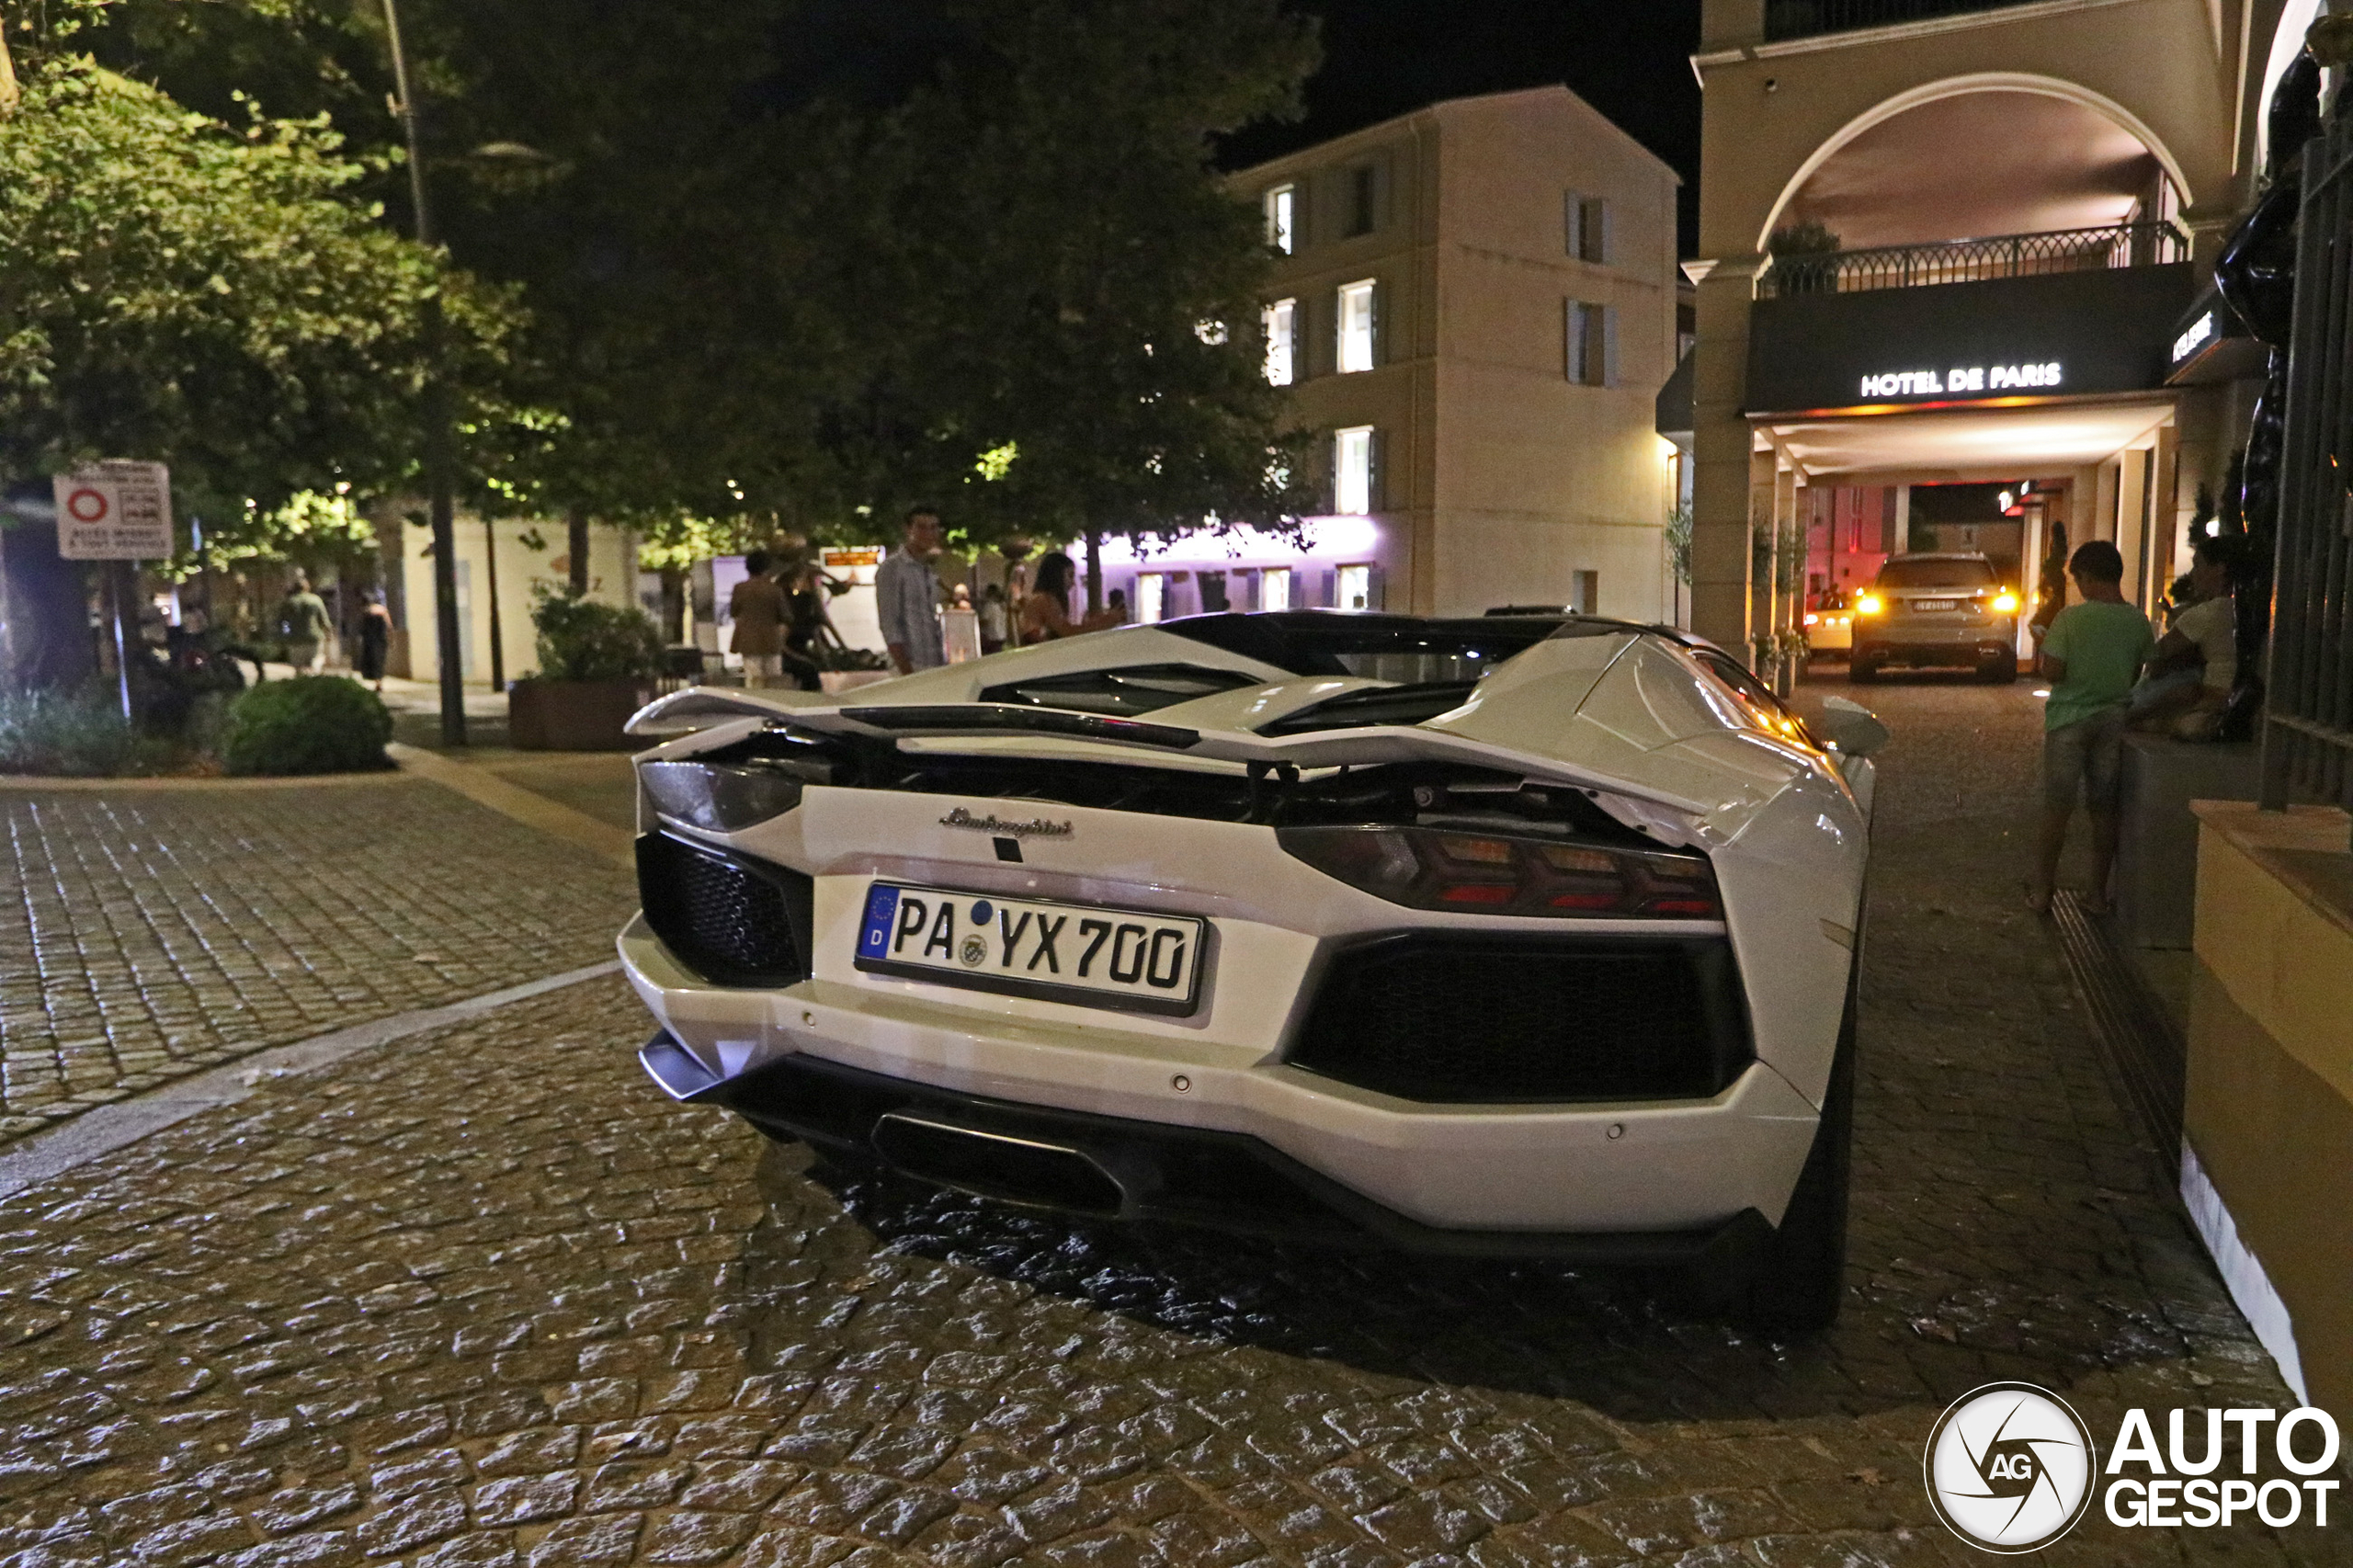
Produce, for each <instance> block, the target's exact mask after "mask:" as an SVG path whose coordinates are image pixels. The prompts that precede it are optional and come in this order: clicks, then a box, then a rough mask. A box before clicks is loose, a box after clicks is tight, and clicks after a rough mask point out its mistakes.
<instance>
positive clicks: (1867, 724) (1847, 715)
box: [1822, 697, 1890, 756]
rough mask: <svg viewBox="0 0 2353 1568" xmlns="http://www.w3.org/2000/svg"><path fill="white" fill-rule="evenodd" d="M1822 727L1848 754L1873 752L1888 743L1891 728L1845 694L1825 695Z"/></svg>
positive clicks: (1863, 754) (1836, 744)
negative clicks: (1836, 695)
mask: <svg viewBox="0 0 2353 1568" xmlns="http://www.w3.org/2000/svg"><path fill="white" fill-rule="evenodd" d="M1822 730H1823V733H1824V734H1826V735H1828V736H1829V737H1830V744H1832V745H1835V746H1836V747H1837V748H1838V749H1839V751H1840V752H1842V753H1844V754H1845V755H1846V756H1870V754H1871V753H1873V752H1875V751H1877V750H1879V748H1880V747H1881V746H1883V745H1885V744H1887V742H1888V737H1889V733H1890V732H1889V730H1888V727H1887V726H1886V725H1885V724H1882V723H1881V722H1879V715H1878V714H1876V713H1873V712H1872V711H1871V710H1870V709H1868V708H1866V707H1864V706H1863V705H1862V704H1861V703H1859V702H1856V701H1853V700H1851V699H1847V698H1844V697H1825V698H1824V699H1822Z"/></svg>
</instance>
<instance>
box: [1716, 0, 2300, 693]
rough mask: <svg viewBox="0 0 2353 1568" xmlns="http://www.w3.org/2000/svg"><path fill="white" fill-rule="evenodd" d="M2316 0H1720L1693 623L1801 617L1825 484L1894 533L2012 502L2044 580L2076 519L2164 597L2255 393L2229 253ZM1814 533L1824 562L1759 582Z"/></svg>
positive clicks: (1884, 535) (1886, 533)
mask: <svg viewBox="0 0 2353 1568" xmlns="http://www.w3.org/2000/svg"><path fill="white" fill-rule="evenodd" d="M2314 8H2315V7H2314V6H2313V5H2312V4H2309V3H2305V4H2301V5H2290V6H2288V7H2287V9H2288V10H2289V11H2290V12H2293V13H2295V14H2294V15H2290V16H2288V17H2286V18H2285V19H2284V21H2283V17H2282V7H2281V6H2279V4H2277V3H2276V0H2211V3H2210V0H1976V3H1974V4H1972V3H1969V0H1710V3H1709V5H1708V6H1707V7H1706V10H1705V20H1704V24H1703V36H1702V47H1701V50H1700V52H1699V54H1698V55H1696V56H1694V65H1695V67H1696V69H1697V70H1698V72H1699V76H1700V80H1701V83H1702V86H1703V89H1704V106H1705V123H1704V131H1703V142H1702V153H1701V178H1700V220H1699V257H1698V259H1696V260H1693V261H1691V262H1689V263H1688V264H1687V271H1688V273H1689V274H1690V275H1691V276H1692V277H1693V278H1695V279H1696V280H1697V282H1698V284H1699V308H1698V327H1699V336H1698V343H1697V347H1696V351H1695V359H1694V365H1693V377H1692V393H1691V408H1692V428H1693V446H1694V457H1695V460H1696V471H1695V476H1694V486H1693V512H1694V521H1695V528H1694V547H1693V576H1694V579H1695V585H1694V621H1693V624H1694V625H1695V627H1696V628H1697V629H1698V630H1699V631H1703V632H1705V633H1707V634H1708V635H1711V636H1712V637H1714V638H1716V639H1718V640H1719V641H1722V642H1726V643H1727V644H1730V645H1733V646H1740V645H1743V644H1744V643H1745V642H1746V641H1747V640H1748V639H1749V638H1751V637H1752V636H1753V635H1755V634H1756V633H1758V632H1760V631H1772V630H1774V629H1776V628H1779V627H1785V626H1788V625H1790V624H1793V622H1794V619H1795V615H1796V612H1797V611H1798V610H1799V609H1800V608H1802V606H1801V605H1799V604H1798V603H1796V602H1793V598H1792V596H1791V593H1790V588H1789V586H1788V585H1789V584H1790V581H1791V580H1792V579H1797V580H1801V581H1802V580H1805V579H1806V578H1808V577H1810V576H1812V575H1819V574H1823V573H1824V569H1825V566H1826V565H1827V562H1826V561H1825V560H1824V540H1823V538H1822V537H1821V533H1820V531H1819V528H1820V524H1821V521H1822V519H1824V517H1826V515H1827V514H1826V513H1825V512H1824V506H1825V502H1824V500H1823V499H1822V498H1820V497H1819V496H1816V495H1813V494H1809V492H1813V491H1819V490H1822V489H1824V488H1829V489H1844V490H1846V491H1847V492H1849V497H1848V499H1847V502H1845V503H1839V504H1837V505H1844V506H1847V507H1848V508H1849V509H1850V510H1853V511H1861V510H1869V509H1872V508H1876V510H1877V514H1878V516H1879V517H1881V518H1883V519H1885V525H1884V526H1883V527H1882V528H1880V529H1879V530H1878V548H1880V549H1881V551H1884V550H1885V549H1887V548H1893V547H1895V542H1896V540H1897V539H1898V537H1899V536H1900V534H1901V533H1902V532H1903V531H1904V530H1901V529H1899V528H1897V527H1896V526H1895V525H1896V522H1897V519H1898V518H1900V517H1908V516H1909V515H1911V513H1912V512H1913V510H1914V508H1913V506H1912V500H1913V496H1912V494H1910V493H1911V492H1913V491H1915V490H1916V489H1917V488H1918V487H1920V486H1924V485H1934V486H1969V485H1977V486H1983V487H1984V494H1988V495H1991V494H1998V493H2003V492H2006V493H2007V494H2009V495H2010V496H2011V504H2010V505H2009V506H2006V507H2005V508H2002V509H2001V510H2000V511H1999V512H1998V513H1988V515H1987V517H1986V518H1985V521H1986V522H1987V523H1988V524H1989V525H1993V526H1992V527H1991V531H1989V532H1988V534H1987V539H1988V540H1989V541H1990V542H1993V543H1995V544H1996V545H1997V547H1998V548H1997V549H1996V550H1995V551H1992V552H1993V553H1997V554H1999V555H2002V556H2004V557H2005V558H2006V559H2009V560H2011V561H2013V562H2015V567H2016V572H2017V574H2018V577H2019V578H2020V579H2021V581H2020V583H2019V586H2020V587H2021V588H2023V589H2025V590H2026V591H2028V592H2029V594H2030V593H2032V592H2033V591H2034V590H2036V589H2037V588H2039V587H2040V586H2041V585H2040V582H2039V580H2038V576H2039V572H2040V566H2041V562H2042V561H2043V559H2044V558H2045V556H2046V555H2047V554H2048V553H2049V552H2050V551H2051V550H2052V548H2054V547H2055V546H2056V544H2057V543H2058V542H2059V540H2060V537H2061V530H2063V532H2064V538H2065V540H2066V541H2067V542H2069V543H2070V544H2075V543H2081V542H2083V541H2085V540H2090V539H2106V540H2112V541H2114V542H2115V543H2116V544H2117V546H2118V548H2119V549H2120V551H2122V552H2123V554H2124V557H2125V560H2126V562H2127V567H2128V575H2127V581H2126V585H2125V588H2126V593H2127V595H2128V596H2129V597H2134V598H2136V599H2138V600H2139V601H2140V602H2142V603H2143V604H2144V605H2152V604H2154V602H2155V600H2156V599H2157V597H2158V596H2159V595H2161V594H2162V593H2163V591H2164V589H2165V585H2167V584H2168V583H2169V582H2170V580H2171V579H2172V577H2173V576H2174V574H2176V573H2177V572H2178V571H2179V570H2182V569H2183V567H2184V564H2185V562H2186V556H2187V551H2188V530H2189V528H2190V527H2191V526H2192V522H2193V519H2194V518H2195V517H2197V514H2198V506H2199V497H2200V492H2201V491H2203V492H2204V493H2206V494H2209V495H2219V494H2221V491H2222V484H2223V480H2224V476H2225V474H2226V472H2227V471H2228V467H2229V462H2230V459H2231V456H2232V453H2233V452H2234V450H2235V449H2237V447H2238V446H2240V445H2242V444H2243V443H2244V440H2245V426H2246V421H2247V416H2248V414H2249V412H2250V409H2251V406H2252V403H2253V400H2254V397H2255V394H2256V392H2257V391H2258V390H2259V385H2260V380H2259V379H2260V374H2261V369H2262V357H2261V354H2260V352H2259V349H2257V347H2256V346H2254V345H2252V344H2251V343H2250V342H2249V341H2248V340H2247V339H2246V337H2245V334H2244V332H2243V330H2242V329H2240V328H2239V327H2238V324H2237V323H2236V322H2235V320H2234V318H2233V317H2231V315H2230V313H2229V312H2228V310H2227V309H2226V308H2225V307H2223V306H2222V305H2221V303H2220V301H2217V300H2215V299H2214V298H2213V297H2212V295H2211V266H2212V262H2213V258H2214V256H2215V253H2216V252H2217V250H2218V249H2219V248H2220V246H2221V244H2222V240H2223V238H2224V237H2225V236H2226V235H2227V234H2228V233H2229V232H2230V229H2231V227H2232V225H2233V224H2234V222H2236V221H2237V219H2238V218H2239V216H2240V215H2241V214H2242V213H2243V212H2244V211H2245V209H2246V207H2247V206H2248V204H2249V202H2250V200H2251V199H2252V197H2253V195H2254V193H2255V189H2256V180H2257V176H2258V173H2259V170H2260V167H2261V162H2262V157H2263V152H2264V149H2263V145H2262V139H2263V128H2262V119H2263V115H2262V106H2263V104H2264V102H2265V100H2266V99H2267V97H2268V93H2269V90H2270V87H2271V85H2274V84H2276V82H2277V80H2278V77H2279V72H2280V71H2281V70H2282V69H2284V67H2285V64H2286V62H2287V59H2288V58H2289V57H2290V56H2291V55H2292V53H2293V51H2294V48H2295V46H2296V45H2298V44H2300V43H2301V42H2302V32H2303V28H2304V27H2305V26H2306V25H2307V24H2308V23H2309V22H2310V20H2311V19H2312V12H2313V10H2314ZM2283 49H2284V50H2285V52H2284V53H2283V52H2281V51H2282V50H2283ZM1866 490H1868V491H1870V492H1871V493H1872V494H1870V495H1869V496H1862V495H1859V494H1855V493H1857V492H1860V491H1866ZM2029 498H2030V499H2029ZM1937 503H1938V505H1939V506H1943V507H1944V509H1946V510H1948V511H1952V510H1960V511H1966V510H1967V509H1968V506H1970V505H1973V503H1969V502H1966V500H1965V498H1962V497H1959V496H1940V497H1938V498H1937ZM1934 509H1936V507H1935V506H1931V507H1928V508H1927V510H1934ZM2003 521H2007V522H2010V523H2013V524H2015V525H2016V527H2015V528H2012V529H2011V530H2010V532H2011V533H2012V534H2015V536H2016V537H2015V539H2014V540H2013V539H2011V538H2009V537H2008V536H2007V535H2005V534H2003V533H2002V531H2001V529H2000V528H1999V527H1998V524H2000V523H2001V522H2003ZM1810 522H1812V523H1813V524H1814V525H1815V528H1814V530H1813V536H1812V537H1811V539H1809V537H1808V535H1809V528H1808V524H1809V523H1810ZM1849 533H1850V534H1851V535H1852V540H1851V542H1852V543H1854V544H1856V545H1861V544H1862V543H1863V542H1864V540H1863V539H1862V536H1861V533H1860V532H1857V531H1856V530H1854V529H1852V528H1849ZM1792 539H1795V540H1804V541H1806V542H1804V543H1802V544H1800V545H1798V546H1797V548H1800V549H1804V550H1805V551H1806V552H1807V555H1808V558H1809V559H1808V561H1807V562H1806V570H1804V571H1800V572H1791V571H1790V570H1789V569H1788V567H1787V563H1784V564H1783V567H1782V569H1780V570H1778V571H1766V570H1762V567H1763V566H1764V564H1765V563H1767V562H1771V561H1772V560H1773V559H1774V551H1775V550H1776V549H1777V548H1778V549H1780V550H1784V551H1786V550H1787V549H1789V548H1790V542H1789V541H1790V540H1792ZM1852 553H1854V552H1850V555H1851V554H1852ZM1860 553H1868V551H1862V552H1860ZM1849 565H1850V568H1851V565H1852V561H1851V559H1850V562H1849ZM2021 651H2023V649H2022V650H2021Z"/></svg>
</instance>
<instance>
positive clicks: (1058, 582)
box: [1021, 550, 1119, 646]
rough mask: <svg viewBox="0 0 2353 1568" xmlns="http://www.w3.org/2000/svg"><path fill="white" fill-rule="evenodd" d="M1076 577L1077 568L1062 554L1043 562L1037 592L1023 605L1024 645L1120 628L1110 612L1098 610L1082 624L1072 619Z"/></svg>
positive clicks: (1051, 555) (1050, 554)
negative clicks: (1072, 589)
mask: <svg viewBox="0 0 2353 1568" xmlns="http://www.w3.org/2000/svg"><path fill="white" fill-rule="evenodd" d="M1077 577H1078V567H1077V564H1076V563H1075V562H1073V561H1072V560H1071V558H1070V557H1069V556H1067V555H1064V554H1063V552H1062V551H1059V550H1056V551H1049V552H1047V553H1046V554H1045V555H1044V556H1042V557H1040V560H1039V562H1038V587H1037V591H1036V592H1035V593H1032V594H1031V595H1030V596H1029V597H1028V598H1027V599H1024V600H1023V601H1022V603H1021V641H1022V643H1023V644H1024V645H1025V646H1026V645H1028V644H1029V643H1031V642H1051V641H1053V640H1054V639H1055V638H1057V637H1076V636H1078V635H1079V634H1080V633H1081V632H1086V631H1102V630H1103V629H1104V628H1105V627H1107V626H1117V625H1118V624H1119V619H1118V618H1117V617H1116V616H1114V615H1113V613H1112V612H1111V611H1109V610H1108V609H1098V610H1097V611H1096V612H1095V613H1094V614H1093V615H1090V616H1086V617H1085V618H1084V619H1079V620H1073V619H1071V618H1070V590H1071V585H1072V584H1073V583H1074V582H1075V581H1076V580H1077Z"/></svg>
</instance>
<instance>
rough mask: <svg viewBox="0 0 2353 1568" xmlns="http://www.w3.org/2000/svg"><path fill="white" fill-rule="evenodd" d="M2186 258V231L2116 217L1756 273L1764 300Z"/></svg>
mask: <svg viewBox="0 0 2353 1568" xmlns="http://www.w3.org/2000/svg"><path fill="white" fill-rule="evenodd" d="M2188 259H2189V235H2188V233H2185V232H2184V231H2183V230H2182V229H2181V227H2180V226H2179V225H2177V224H2175V223H2170V222H2158V223H2117V224H2112V225H2110V226H2109V227H2108V228H2105V229H2057V230H2052V231H2050V232H2048V233H2040V234H1998V235H1995V236H1994V237H1993V238H1991V239H1983V240H1949V241H1947V242H1945V243H1944V244H1932V245H1881V246H1880V247H1878V248H1877V249H1874V250H1842V251H1826V252H1824V253H1823V254H1821V255H1819V256H1774V257H1773V258H1772V259H1771V260H1769V261H1768V262H1767V263H1766V265H1765V269H1764V270H1763V271H1762V272H1760V273H1758V274H1757V276H1756V295H1757V298H1759V299H1763V300H1777V299H1787V298H1789V297H1790V296H1791V295H1793V294H1859V293H1862V292H1864V291H1866V290H1872V289H1918V288H1923V287H1927V286H1928V285H1931V284H1937V283H1982V282H1984V281H1985V280H1986V279H1987V278H2040V277H2043V276H2045V275H2047V274H2050V273H2054V272H2100V271H2104V270H2106V269H2108V268H2109V267H2160V266H2163V265H2164V264H2165V263H2167V262H2174V261H2188Z"/></svg>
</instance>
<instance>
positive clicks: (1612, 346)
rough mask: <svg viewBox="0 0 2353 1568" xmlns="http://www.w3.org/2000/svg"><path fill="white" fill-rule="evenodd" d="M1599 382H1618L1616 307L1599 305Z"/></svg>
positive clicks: (1606, 384) (1612, 383)
mask: <svg viewBox="0 0 2353 1568" xmlns="http://www.w3.org/2000/svg"><path fill="white" fill-rule="evenodd" d="M1601 384H1602V385H1603V386H1605V387H1614V386H1616V385H1617V384H1618V307H1617V306H1615V305H1604V306H1602V307H1601Z"/></svg>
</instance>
